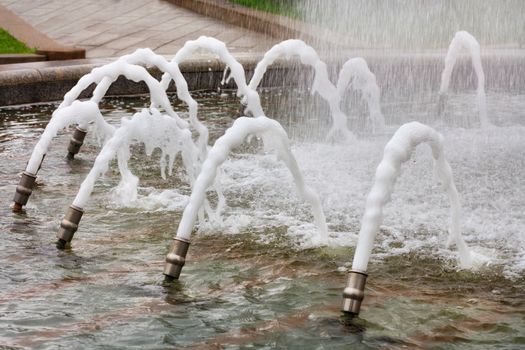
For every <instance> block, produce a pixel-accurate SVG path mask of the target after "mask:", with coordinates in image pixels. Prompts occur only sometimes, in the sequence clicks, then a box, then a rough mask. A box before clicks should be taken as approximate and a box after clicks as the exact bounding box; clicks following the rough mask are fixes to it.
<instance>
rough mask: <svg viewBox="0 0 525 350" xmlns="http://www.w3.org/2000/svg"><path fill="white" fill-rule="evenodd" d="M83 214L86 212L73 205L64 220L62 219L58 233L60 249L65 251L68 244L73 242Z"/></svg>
mask: <svg viewBox="0 0 525 350" xmlns="http://www.w3.org/2000/svg"><path fill="white" fill-rule="evenodd" d="M83 214H84V210H83V209H82V208H80V207H77V206H75V205H71V206H70V207H69V208H68V209H67V212H66V215H65V217H64V219H62V221H61V222H60V229H59V230H58V233H57V238H58V241H57V247H58V248H60V249H63V248H64V247H65V246H66V244H68V243H69V242H71V240H72V239H73V235H74V234H75V232H77V230H78V224H79V223H80V219H82V215H83Z"/></svg>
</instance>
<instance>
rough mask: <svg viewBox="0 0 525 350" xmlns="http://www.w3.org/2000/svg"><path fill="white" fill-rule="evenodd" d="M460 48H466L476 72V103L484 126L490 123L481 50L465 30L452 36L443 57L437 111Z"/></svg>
mask: <svg viewBox="0 0 525 350" xmlns="http://www.w3.org/2000/svg"><path fill="white" fill-rule="evenodd" d="M462 49H466V50H467V51H468V53H469V55H470V58H471V60H472V66H473V67H474V70H475V72H476V76H477V78H478V87H477V90H476V94H477V96H476V101H477V105H478V113H479V121H480V123H481V127H482V128H485V127H487V126H489V125H490V123H489V121H488V118H487V99H486V96H485V73H484V72H483V67H482V65H481V50H480V46H479V43H478V41H477V40H476V38H474V37H473V36H472V35H471V34H470V33H468V32H466V31H460V32H457V33H456V35H454V38H453V39H452V41H451V42H450V46H449V48H448V51H447V56H446V57H445V69H443V73H442V74H441V86H440V88H439V102H438V113H439V114H441V113H442V112H443V109H444V106H445V103H446V95H447V92H448V87H449V85H450V77H451V76H452V70H453V69H454V65H455V64H456V61H457V59H458V57H459V55H460V53H461V50H462Z"/></svg>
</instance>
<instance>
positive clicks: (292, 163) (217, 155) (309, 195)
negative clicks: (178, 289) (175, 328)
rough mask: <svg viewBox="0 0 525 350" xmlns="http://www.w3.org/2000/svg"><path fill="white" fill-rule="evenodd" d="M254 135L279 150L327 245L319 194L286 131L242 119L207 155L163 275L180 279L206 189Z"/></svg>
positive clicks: (273, 124)
mask: <svg viewBox="0 0 525 350" xmlns="http://www.w3.org/2000/svg"><path fill="white" fill-rule="evenodd" d="M252 134H257V135H261V136H262V137H263V141H264V144H265V145H266V146H271V147H273V148H275V149H276V150H277V152H278V156H279V158H280V159H282V160H283V161H284V163H285V164H286V166H287V167H288V169H289V170H290V172H291V173H292V175H293V178H294V181H295V184H296V187H297V190H298V192H299V194H300V195H301V197H302V198H303V199H304V200H305V201H307V202H308V203H309V204H310V206H311V207H312V212H313V216H314V219H315V223H316V225H317V227H318V228H319V231H320V233H321V235H322V240H324V241H326V239H327V237H326V235H327V231H328V229H327V226H326V220H325V216H324V213H323V211H322V207H321V202H320V200H319V197H318V196H317V194H316V193H315V192H314V191H313V190H311V189H310V188H309V187H307V186H306V184H305V182H304V179H303V176H302V174H301V171H300V170H299V166H298V165H297V162H296V160H295V158H294V156H293V154H292V152H291V150H290V145H289V142H288V141H289V140H288V136H287V135H286V131H284V129H283V128H282V126H281V124H279V123H278V122H277V121H275V120H272V119H269V118H267V117H265V116H259V117H256V118H247V117H241V118H238V119H237V120H235V122H234V123H233V125H232V126H231V127H230V128H229V129H228V130H226V132H225V134H224V135H223V136H221V137H220V138H219V139H217V141H216V142H215V144H214V146H213V147H212V148H211V150H210V151H209V153H208V158H207V159H206V160H205V161H204V163H203V165H202V170H201V173H200V174H199V175H198V177H197V179H196V180H195V184H194V186H193V188H192V193H191V196H190V201H189V203H188V205H187V206H186V208H185V209H184V213H183V215H182V219H181V221H180V223H179V227H178V229H177V235H176V236H175V238H174V244H173V247H172V249H171V253H170V254H168V256H167V258H166V269H165V270H164V273H165V274H166V275H167V276H171V277H174V278H178V276H179V274H180V271H181V269H182V266H183V265H184V257H185V255H186V252H187V248H188V244H189V239H190V235H191V231H192V228H193V226H194V224H195V220H196V219H197V214H198V211H199V208H200V207H201V206H202V203H203V201H204V198H205V195H206V189H207V188H208V187H209V186H210V185H211V184H212V183H213V180H214V179H215V176H216V174H217V169H218V168H219V167H220V165H221V164H222V163H223V162H224V161H225V160H226V159H227V157H228V154H229V153H230V152H231V150H232V149H233V148H235V147H237V146H239V145H241V144H242V143H243V141H244V140H245V139H246V137H247V136H248V135H252ZM181 244H182V246H181Z"/></svg>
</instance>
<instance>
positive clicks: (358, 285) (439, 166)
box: [343, 122, 472, 314]
mask: <svg viewBox="0 0 525 350" xmlns="http://www.w3.org/2000/svg"><path fill="white" fill-rule="evenodd" d="M421 143H427V144H428V145H429V146H430V148H431V150H432V157H433V158H434V170H435V175H436V177H437V179H438V180H439V181H440V182H441V184H442V186H443V188H444V190H445V191H446V192H447V195H448V197H449V201H450V207H451V210H450V211H451V220H450V227H449V238H448V240H447V246H448V245H450V243H452V241H454V242H455V243H456V246H457V247H458V250H459V261H460V265H461V266H462V267H464V268H469V267H471V266H472V258H471V253H470V251H469V249H468V247H467V245H466V243H465V241H464V240H463V237H462V236H461V231H460V210H461V208H460V204H459V195H458V192H457V189H456V185H455V184H454V180H453V178H452V170H451V168H450V165H449V164H448V162H447V161H446V159H445V155H444V151H443V136H442V135H441V134H439V133H438V132H437V131H435V130H434V129H432V128H431V127H429V126H426V125H424V124H421V123H418V122H412V123H407V124H404V125H402V126H401V127H400V128H399V129H398V130H397V131H396V133H395V134H394V136H393V137H392V139H391V140H390V141H389V142H388V143H387V144H386V146H385V149H384V153H383V159H382V161H381V163H379V165H378V167H377V170H376V174H375V180H374V184H373V186H372V189H371V190H370V193H369V194H368V196H367V199H366V205H365V214H364V215H363V219H362V222H361V230H360V231H359V237H358V241H357V247H356V251H355V254H354V260H353V263H352V270H351V271H350V272H349V274H348V282H347V286H346V288H345V289H344V292H343V311H344V312H348V313H353V314H359V310H360V308H361V302H362V300H363V298H364V288H365V282H366V277H367V274H366V271H367V267H368V261H369V260H370V255H371V253H372V248H373V244H374V239H375V236H376V234H377V232H378V231H379V226H380V225H381V223H382V222H383V208H384V207H385V205H386V204H387V203H388V202H389V201H390V199H391V195H392V192H393V191H394V185H395V182H396V180H397V178H398V177H399V175H400V173H401V165H402V164H403V163H405V162H406V161H407V160H409V159H410V157H411V155H412V152H413V151H414V149H415V148H416V147H417V146H418V145H419V144H421Z"/></svg>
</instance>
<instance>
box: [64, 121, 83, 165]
mask: <svg viewBox="0 0 525 350" xmlns="http://www.w3.org/2000/svg"><path fill="white" fill-rule="evenodd" d="M86 134H87V130H84V129H82V128H80V127H78V126H77V127H76V128H75V131H74V132H73V135H72V136H71V140H69V146H68V147H67V152H68V153H67V158H68V159H73V158H75V154H77V153H78V152H79V151H80V147H82V144H83V143H84V139H85V138H86Z"/></svg>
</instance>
